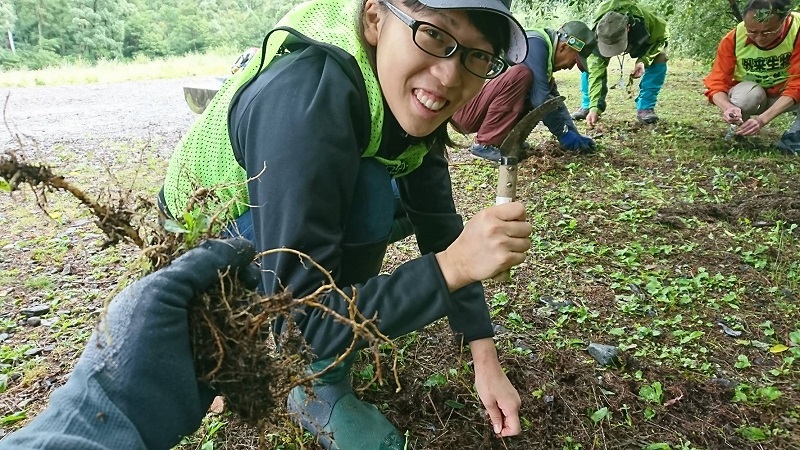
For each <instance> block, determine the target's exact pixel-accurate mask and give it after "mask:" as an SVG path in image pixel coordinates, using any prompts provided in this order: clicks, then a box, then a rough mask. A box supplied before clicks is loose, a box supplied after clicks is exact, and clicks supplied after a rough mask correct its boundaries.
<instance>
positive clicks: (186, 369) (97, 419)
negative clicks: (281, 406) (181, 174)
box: [0, 239, 259, 450]
mask: <svg viewBox="0 0 800 450" xmlns="http://www.w3.org/2000/svg"><path fill="white" fill-rule="evenodd" d="M255 254H256V253H255V250H254V249H253V245H252V243H251V242H250V241H248V240H246V239H226V240H212V241H206V242H204V243H202V244H201V245H200V246H198V247H197V248H195V249H193V250H190V251H189V252H187V253H186V254H185V255H183V256H181V257H180V258H178V259H176V260H175V261H173V262H172V264H170V265H169V266H167V267H165V268H163V269H161V270H159V271H158V272H155V273H153V274H151V275H148V276H147V277H145V278H142V279H141V280H139V281H137V282H135V283H134V284H132V285H130V286H128V287H127V288H125V290H123V291H122V292H121V293H120V294H119V295H117V296H116V297H115V298H114V299H113V300H112V301H111V303H110V304H109V306H108V310H107V312H106V314H105V315H104V316H103V319H102V322H101V323H100V325H99V326H98V328H97V330H96V331H95V332H94V333H93V334H92V337H91V338H89V342H88V343H87V344H86V348H85V349H84V351H83V354H82V355H81V357H80V359H79V360H78V363H77V364H76V365H75V369H74V370H73V371H72V374H71V375H70V377H69V380H68V381H67V383H66V384H65V385H64V386H62V387H60V388H58V389H56V391H55V392H53V395H52V396H51V397H50V404H49V405H48V407H47V408H46V409H45V410H44V411H42V412H41V413H40V414H39V415H38V416H36V417H35V418H34V419H33V420H32V421H31V422H30V423H29V424H27V425H26V426H25V427H23V428H22V429H20V430H18V431H15V432H14V433H12V434H11V435H9V436H7V437H5V438H4V439H3V440H0V449H3V450H72V449H80V450H167V449H170V448H172V447H174V446H175V445H177V444H178V443H179V442H180V440H181V438H182V437H183V436H186V435H188V434H191V433H193V432H194V431H195V430H197V428H198V427H200V424H201V422H202V420H203V417H204V416H205V414H206V412H207V411H208V408H209V406H210V405H211V401H212V400H213V399H214V395H215V394H214V391H213V390H211V389H210V388H209V387H208V386H206V385H204V384H202V383H198V381H197V374H196V373H195V369H194V358H193V355H192V347H191V342H190V335H189V308H190V307H191V306H192V305H191V303H192V300H193V299H195V298H197V296H198V294H199V293H202V292H205V291H207V290H208V289H209V288H211V287H212V285H214V284H216V283H217V281H218V280H219V273H220V272H222V273H224V272H228V271H231V272H232V273H233V272H235V273H237V274H238V278H239V280H241V281H242V282H243V283H244V285H245V286H247V287H248V288H249V289H255V288H256V286H257V285H258V282H259V273H258V271H257V270H251V267H250V263H251V262H252V261H253V257H254V256H255Z"/></svg>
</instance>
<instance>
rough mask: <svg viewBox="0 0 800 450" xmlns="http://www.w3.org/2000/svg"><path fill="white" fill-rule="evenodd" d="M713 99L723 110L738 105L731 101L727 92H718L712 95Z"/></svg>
mask: <svg viewBox="0 0 800 450" xmlns="http://www.w3.org/2000/svg"><path fill="white" fill-rule="evenodd" d="M711 101H712V102H714V104H715V105H717V107H719V109H720V110H721V111H725V110H726V109H728V108H732V107H734V106H736V105H734V104H733V103H731V99H730V98H729V97H728V93H727V92H717V93H716V94H714V95H713V96H712V97H711Z"/></svg>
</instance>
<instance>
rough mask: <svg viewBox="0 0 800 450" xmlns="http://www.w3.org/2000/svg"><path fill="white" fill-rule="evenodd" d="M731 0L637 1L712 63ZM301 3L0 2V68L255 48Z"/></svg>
mask: <svg viewBox="0 0 800 450" xmlns="http://www.w3.org/2000/svg"><path fill="white" fill-rule="evenodd" d="M731 1H733V2H735V1H736V0H710V1H706V2H698V1H695V0H640V2H641V3H642V4H644V5H646V6H649V7H651V8H653V9H654V10H655V11H657V12H658V13H659V14H660V15H662V16H663V17H665V18H666V19H667V21H668V22H669V27H670V32H671V39H670V49H671V51H672V53H673V54H677V55H678V56H684V57H690V58H694V59H699V60H709V59H710V58H712V57H713V55H714V52H715V50H716V46H717V43H718V42H719V39H720V38H721V37H722V36H723V35H724V34H725V32H726V31H727V30H729V29H730V28H732V27H733V26H734V25H735V24H736V22H737V20H736V19H735V18H734V15H733V14H732V12H731V4H730V2H731ZM740 1H741V2H743V0H740ZM299 2H300V0H91V1H90V0H0V29H2V30H3V31H2V36H0V69H2V70H10V69H39V68H43V67H47V66H52V65H58V64H62V63H64V62H68V63H69V62H75V61H84V62H89V63H92V62H95V61H98V60H108V59H136V58H141V57H144V58H161V57H168V56H176V55H184V54H187V53H192V52H196V53H203V52H206V51H208V50H210V49H213V48H220V47H221V48H231V49H244V48H246V47H250V46H258V45H260V43H261V40H262V38H263V36H264V34H265V32H266V30H268V29H269V28H270V27H272V26H273V25H274V24H275V23H276V22H277V21H278V19H280V17H282V16H283V15H284V14H285V13H286V12H287V11H288V10H289V9H290V8H291V7H292V6H293V5H295V4H297V3H299ZM600 3H601V0H515V1H514V4H513V8H512V9H513V11H514V13H515V14H516V15H517V17H518V18H519V20H520V22H521V23H522V24H523V25H524V26H526V27H534V26H550V27H558V26H559V25H560V24H562V23H564V22H566V21H568V20H575V19H579V20H585V21H587V22H590V23H591V20H592V17H593V12H594V10H595V9H596V7H597V5H599V4H600ZM12 47H13V50H15V51H12Z"/></svg>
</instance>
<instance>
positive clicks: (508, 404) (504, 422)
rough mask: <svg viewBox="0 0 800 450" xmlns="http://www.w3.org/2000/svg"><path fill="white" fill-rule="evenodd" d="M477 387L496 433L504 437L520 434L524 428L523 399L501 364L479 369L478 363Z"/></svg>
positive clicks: (476, 373)
mask: <svg viewBox="0 0 800 450" xmlns="http://www.w3.org/2000/svg"><path fill="white" fill-rule="evenodd" d="M495 367H496V368H495ZM475 389H476V390H477V391H478V397H480V399H481V402H482V403H483V406H484V407H485V408H486V413H487V414H488V415H489V419H490V420H491V421H492V429H493V430H494V433H495V434H496V435H498V436H502V437H506V436H516V435H518V434H519V433H520V431H521V430H522V427H521V426H520V424H519V407H520V405H521V404H522V401H521V400H520V398H519V393H518V392H517V390H516V389H515V388H514V386H513V385H512V384H511V381H509V380H508V377H507V376H506V374H505V372H503V369H501V368H500V365H499V364H498V365H496V366H491V367H487V368H486V370H485V371H484V370H480V371H479V366H478V365H477V364H476V365H475Z"/></svg>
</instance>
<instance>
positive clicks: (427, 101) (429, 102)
mask: <svg viewBox="0 0 800 450" xmlns="http://www.w3.org/2000/svg"><path fill="white" fill-rule="evenodd" d="M416 97H417V100H419V102H420V103H422V104H423V105H425V107H426V108H428V109H430V110H431V111H438V110H440V109H442V107H443V106H444V104H445V103H447V101H445V100H440V101H435V100H433V99H432V98H430V97H428V96H427V95H425V94H424V93H423V92H422V91H417V94H416Z"/></svg>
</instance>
